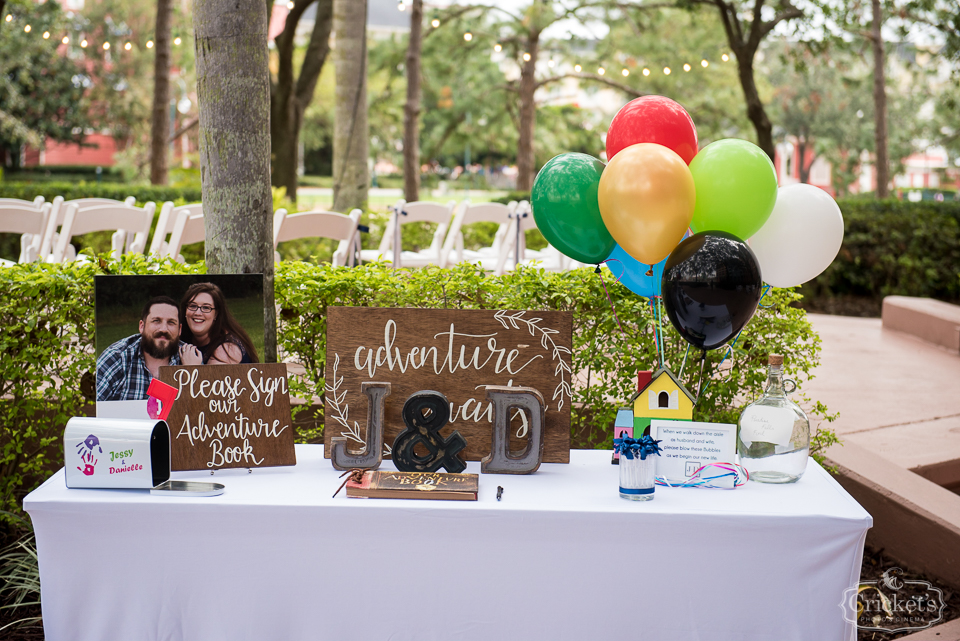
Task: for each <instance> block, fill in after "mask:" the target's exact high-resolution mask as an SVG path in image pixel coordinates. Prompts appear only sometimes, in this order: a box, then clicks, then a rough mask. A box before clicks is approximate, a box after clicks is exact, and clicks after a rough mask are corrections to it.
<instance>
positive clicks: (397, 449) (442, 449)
mask: <svg viewBox="0 0 960 641" xmlns="http://www.w3.org/2000/svg"><path fill="white" fill-rule="evenodd" d="M401 415H402V416H403V422H404V424H405V425H406V426H407V427H406V429H405V430H403V431H402V432H400V433H399V434H397V438H396V440H395V441H394V442H393V451H392V456H393V464H394V465H396V466H397V469H398V470H400V471H401V472H436V471H437V470H439V469H440V468H441V467H442V468H443V469H445V470H446V471H448V472H462V471H463V470H465V469H466V467H467V464H466V463H464V462H463V461H462V460H460V457H458V456H457V453H458V452H460V450H462V449H464V448H465V447H466V446H467V440H466V439H465V438H463V436H461V435H460V432H456V431H454V433H453V434H451V435H450V438H447V439H445V438H443V436H442V435H441V434H440V430H441V429H443V427H444V426H445V425H446V424H447V422H448V421H449V420H450V403H449V402H448V401H447V397H446V396H444V395H443V394H441V393H440V392H433V391H423V392H417V393H416V394H412V395H411V396H410V398H408V399H407V402H406V403H404V404H403V411H402V412H401ZM418 444H422V445H423V447H424V448H426V450H427V452H428V454H427V455H426V456H420V455H419V454H417V453H416V452H415V451H414V448H415V447H416V446H417V445H418Z"/></svg>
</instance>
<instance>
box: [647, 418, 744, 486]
mask: <svg viewBox="0 0 960 641" xmlns="http://www.w3.org/2000/svg"><path fill="white" fill-rule="evenodd" d="M650 435H651V436H652V437H653V438H654V439H656V440H657V441H660V449H661V450H662V453H661V454H660V456H658V457H657V476H658V477H661V478H663V479H666V480H667V481H669V482H677V483H681V482H684V481H686V480H688V479H689V478H690V477H691V476H693V475H694V473H696V471H697V470H699V469H700V468H701V467H703V466H704V465H709V464H712V463H734V462H735V461H736V456H737V426H736V425H733V424H729V423H697V422H693V421H667V420H659V419H658V420H653V421H651V422H650ZM730 487H733V482H732V481H731V482H730Z"/></svg>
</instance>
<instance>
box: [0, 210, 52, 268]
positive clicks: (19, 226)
mask: <svg viewBox="0 0 960 641" xmlns="http://www.w3.org/2000/svg"><path fill="white" fill-rule="evenodd" d="M13 200H15V199H13V198H4V199H2V201H0V232H2V233H5V234H21V236H20V256H19V258H18V259H17V260H18V262H21V263H32V262H33V261H35V260H37V257H38V255H39V251H40V244H41V242H42V241H43V233H44V232H45V231H46V229H47V219H48V218H49V217H50V203H43V204H41V206H40V208H39V209H38V208H36V207H34V203H33V202H31V201H29V200H22V201H19V202H21V203H26V204H23V205H18V204H12V203H10V204H7V203H9V201H13Z"/></svg>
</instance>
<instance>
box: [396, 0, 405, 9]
mask: <svg viewBox="0 0 960 641" xmlns="http://www.w3.org/2000/svg"><path fill="white" fill-rule="evenodd" d="M406 10H407V5H405V4H403V0H397V11H406Z"/></svg>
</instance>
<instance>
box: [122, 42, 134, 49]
mask: <svg viewBox="0 0 960 641" xmlns="http://www.w3.org/2000/svg"><path fill="white" fill-rule="evenodd" d="M123 48H124V49H126V50H127V51H130V50H131V49H133V45H132V44H130V43H129V42H128V43H127V44H125V45H123Z"/></svg>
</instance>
